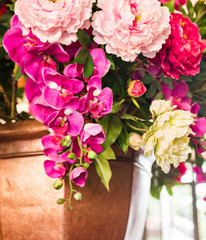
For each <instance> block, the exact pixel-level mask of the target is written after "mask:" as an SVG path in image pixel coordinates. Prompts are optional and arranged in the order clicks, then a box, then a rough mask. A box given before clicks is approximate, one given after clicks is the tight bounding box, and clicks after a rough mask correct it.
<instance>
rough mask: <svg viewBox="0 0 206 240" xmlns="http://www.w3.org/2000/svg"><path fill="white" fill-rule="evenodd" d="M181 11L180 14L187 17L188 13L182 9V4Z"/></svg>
mask: <svg viewBox="0 0 206 240" xmlns="http://www.w3.org/2000/svg"><path fill="white" fill-rule="evenodd" d="M179 9H180V12H181V13H182V14H183V16H184V17H187V13H186V12H185V10H184V8H183V7H182V5H181V4H180V5H179Z"/></svg>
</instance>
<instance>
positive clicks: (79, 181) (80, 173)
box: [70, 167, 88, 187]
mask: <svg viewBox="0 0 206 240" xmlns="http://www.w3.org/2000/svg"><path fill="white" fill-rule="evenodd" d="M87 177H88V173H87V171H86V169H85V168H83V167H77V168H75V169H73V170H72V172H71V173H70V178H71V180H72V182H73V183H75V184H76V185H78V186H80V187H84V185H85V182H86V179H87Z"/></svg>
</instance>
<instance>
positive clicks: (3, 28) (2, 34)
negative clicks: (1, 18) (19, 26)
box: [0, 23, 9, 44]
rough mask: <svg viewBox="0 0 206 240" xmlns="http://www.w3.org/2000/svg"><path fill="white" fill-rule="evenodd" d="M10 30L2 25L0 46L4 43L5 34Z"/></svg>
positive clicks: (0, 25)
mask: <svg viewBox="0 0 206 240" xmlns="http://www.w3.org/2000/svg"><path fill="white" fill-rule="evenodd" d="M8 29H9V28H8V27H6V26H5V25H3V24H2V23H0V44H1V43H2V40H3V37H4V34H5V33H6V31H7V30H8Z"/></svg>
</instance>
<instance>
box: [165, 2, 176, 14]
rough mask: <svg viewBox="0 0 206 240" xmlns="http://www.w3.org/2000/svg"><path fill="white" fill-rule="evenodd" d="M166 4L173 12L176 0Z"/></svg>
mask: <svg viewBox="0 0 206 240" xmlns="http://www.w3.org/2000/svg"><path fill="white" fill-rule="evenodd" d="M164 6H166V7H168V8H169V11H170V12H171V13H172V12H174V10H175V0H171V1H169V2H168V3H166V4H164Z"/></svg>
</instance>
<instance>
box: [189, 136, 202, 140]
mask: <svg viewBox="0 0 206 240" xmlns="http://www.w3.org/2000/svg"><path fill="white" fill-rule="evenodd" d="M191 138H193V139H195V140H198V139H202V137H193V136H191Z"/></svg>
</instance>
